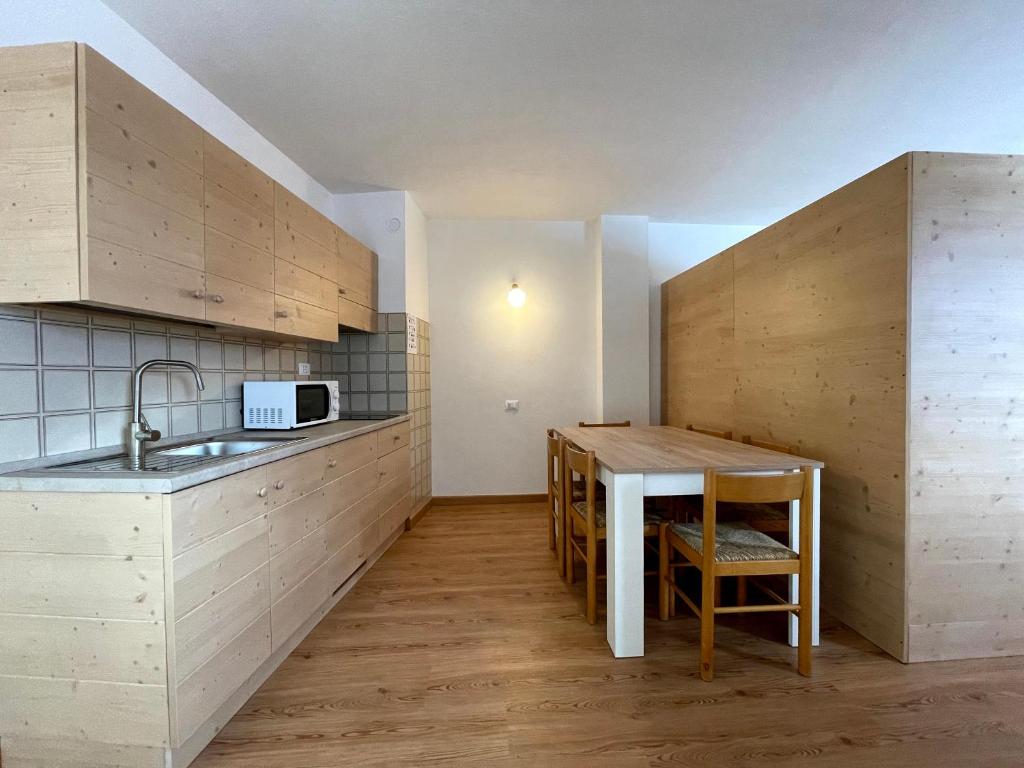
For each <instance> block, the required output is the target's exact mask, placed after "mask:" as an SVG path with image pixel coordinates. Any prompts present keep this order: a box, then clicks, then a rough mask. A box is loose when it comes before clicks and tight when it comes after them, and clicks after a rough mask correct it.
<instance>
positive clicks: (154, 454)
mask: <svg viewBox="0 0 1024 768" xmlns="http://www.w3.org/2000/svg"><path fill="white" fill-rule="evenodd" d="M307 439H308V438H305V437H264V438H260V439H258V440H204V441H203V442H200V443H188V444H187V445H178V446H173V447H170V448H163V449H159V448H158V449H155V450H151V451H150V452H149V453H147V454H146V455H145V456H144V457H143V462H144V463H143V465H142V467H138V468H133V467H132V465H131V461H130V460H129V458H128V457H127V456H125V455H121V456H113V457H111V458H107V459H89V460H87V461H76V462H72V463H69V464H58V465H57V466H54V467H46V468H45V469H40V470H36V471H39V472H183V471H184V470H186V469H195V468H196V467H199V466H202V465H204V464H209V463H212V462H215V461H222V460H224V459H226V458H229V457H231V456H241V455H242V454H246V453H256V452H258V451H265V450H268V449H270V448H277V447H280V446H282V445H288V444H289V443H298V442H301V441H302V440H307Z"/></svg>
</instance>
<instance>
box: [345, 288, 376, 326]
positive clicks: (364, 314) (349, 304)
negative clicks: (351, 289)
mask: <svg viewBox="0 0 1024 768" xmlns="http://www.w3.org/2000/svg"><path fill="white" fill-rule="evenodd" d="M338 324H339V325H344V326H345V327H346V328H355V329H356V330H359V331H369V332H370V333H373V332H374V331H376V330H377V313H376V311H374V310H372V309H370V308H369V307H364V306H363V305H362V304H356V303H355V302H354V301H349V300H348V299H346V298H344V297H342V296H339V297H338Z"/></svg>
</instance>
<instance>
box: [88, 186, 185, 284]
mask: <svg viewBox="0 0 1024 768" xmlns="http://www.w3.org/2000/svg"><path fill="white" fill-rule="evenodd" d="M86 187H87V192H88V197H87V202H86V213H85V218H86V233H87V234H88V235H89V236H90V237H95V238H98V239H100V240H102V241H104V242H105V243H114V244H115V245H121V246H124V247H125V248H130V249H131V250H134V251H139V252H140V253H145V254H147V255H149V256H159V257H160V258H162V259H166V260H167V261H173V262H175V263H177V264H181V265H183V266H186V267H191V268H193V269H199V270H202V269H203V268H204V258H203V225H202V223H201V222H199V221H196V220H195V219H190V218H188V217H187V216H182V215H181V214H180V213H175V212H174V211H172V210H170V209H169V208H164V207H163V206H162V205H159V204H157V203H154V202H152V201H151V200H147V199H146V198H144V197H142V196H141V195H138V194H136V193H135V192H131V191H129V190H127V189H122V188H121V187H119V186H117V185H116V184H111V183H110V182H109V181H107V180H106V179H103V178H100V177H99V176H92V175H89V176H88V177H87V178H86Z"/></svg>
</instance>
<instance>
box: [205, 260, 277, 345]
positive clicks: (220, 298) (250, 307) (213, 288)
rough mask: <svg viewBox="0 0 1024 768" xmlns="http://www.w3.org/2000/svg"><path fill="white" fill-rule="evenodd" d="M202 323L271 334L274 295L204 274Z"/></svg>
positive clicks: (223, 278) (272, 328)
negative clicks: (203, 313)
mask: <svg viewBox="0 0 1024 768" xmlns="http://www.w3.org/2000/svg"><path fill="white" fill-rule="evenodd" d="M206 319H207V320H208V321H209V322H211V323H221V324H224V325H233V326H237V327H240V328H251V329H254V330H261V331H272V330H274V294H273V293H271V292H270V291H264V290H261V289H259V288H254V287H252V286H251V285H246V284H245V283H239V282H237V281H235V280H229V279H227V278H226V277H218V276H217V275H211V274H209V273H207V275H206Z"/></svg>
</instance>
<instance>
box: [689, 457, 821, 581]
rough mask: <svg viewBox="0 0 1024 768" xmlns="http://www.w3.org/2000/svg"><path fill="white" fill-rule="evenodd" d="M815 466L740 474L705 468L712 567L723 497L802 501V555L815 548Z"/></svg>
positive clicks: (708, 554) (746, 500) (761, 501)
mask: <svg viewBox="0 0 1024 768" xmlns="http://www.w3.org/2000/svg"><path fill="white" fill-rule="evenodd" d="M813 476H814V470H813V468H812V467H801V468H800V471H799V472H787V473H786V474H781V475H736V474H728V473H719V472H716V471H715V470H713V469H708V470H706V471H705V472H704V513H703V517H704V520H703V524H704V531H703V536H704V563H705V565H706V566H708V567H710V566H711V565H712V563H713V562H714V557H715V555H714V551H715V511H716V505H717V503H718V502H719V501H726V502H734V503H748V504H772V503H775V502H789V501H797V500H799V501H800V557H801V560H803V559H804V558H805V557H806V556H809V553H810V551H811V526H810V519H811V518H810V515H811V482H812V480H811V478H812V477H813Z"/></svg>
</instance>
